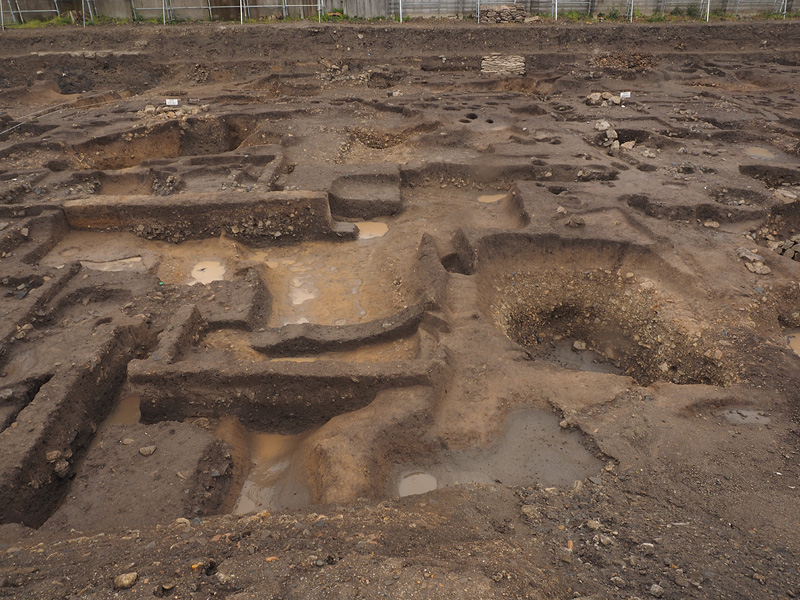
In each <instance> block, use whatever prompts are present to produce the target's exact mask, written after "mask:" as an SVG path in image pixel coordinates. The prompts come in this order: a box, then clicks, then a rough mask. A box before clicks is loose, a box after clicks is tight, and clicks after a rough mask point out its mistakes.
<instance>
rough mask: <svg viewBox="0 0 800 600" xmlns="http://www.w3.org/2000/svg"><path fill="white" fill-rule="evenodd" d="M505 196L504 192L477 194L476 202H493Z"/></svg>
mask: <svg viewBox="0 0 800 600" xmlns="http://www.w3.org/2000/svg"><path fill="white" fill-rule="evenodd" d="M505 197H506V194H489V195H486V196H478V202H480V203H481V204H495V203H497V202H500V200H502V199H503V198H505Z"/></svg>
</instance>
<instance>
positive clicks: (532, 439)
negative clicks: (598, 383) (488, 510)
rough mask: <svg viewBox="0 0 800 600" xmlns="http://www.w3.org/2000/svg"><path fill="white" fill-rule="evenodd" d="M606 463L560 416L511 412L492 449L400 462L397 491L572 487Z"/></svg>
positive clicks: (396, 492)
mask: <svg viewBox="0 0 800 600" xmlns="http://www.w3.org/2000/svg"><path fill="white" fill-rule="evenodd" d="M602 466H603V463H602V462H601V461H600V460H599V459H598V458H597V457H596V456H595V455H594V454H593V453H592V452H591V451H590V450H589V449H588V448H587V447H586V446H585V445H584V439H583V436H582V434H581V433H580V432H578V431H573V430H565V429H562V428H561V427H560V425H559V419H558V417H557V416H556V415H554V414H553V413H551V412H547V411H542V410H520V411H516V412H514V413H512V414H511V415H509V416H508V418H507V419H506V428H505V430H504V431H503V432H502V433H501V435H500V437H499V438H498V440H497V441H496V442H495V444H494V445H493V446H491V447H489V448H486V449H475V450H466V451H462V452H452V453H448V454H447V455H442V456H438V457H434V458H433V461H432V462H427V461H426V462H425V463H424V465H423V464H417V465H414V464H405V465H398V466H397V468H396V469H395V473H396V474H397V477H396V478H395V483H394V491H395V494H396V495H397V496H407V495H411V494H420V493H424V492H427V491H431V490H432V489H436V488H441V487H446V486H448V485H455V484H458V483H468V482H475V483H485V484H491V483H495V482H500V483H502V484H505V485H512V486H516V485H530V484H532V483H540V484H542V485H545V486H556V487H568V486H571V485H572V484H573V483H574V482H575V481H576V480H582V479H585V478H586V477H589V476H591V475H594V474H596V473H597V472H598V471H599V470H600V469H601V468H602ZM431 486H433V487H431Z"/></svg>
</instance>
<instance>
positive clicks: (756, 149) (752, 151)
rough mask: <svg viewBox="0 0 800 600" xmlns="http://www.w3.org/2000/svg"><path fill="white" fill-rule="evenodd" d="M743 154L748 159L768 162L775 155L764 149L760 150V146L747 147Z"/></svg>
mask: <svg viewBox="0 0 800 600" xmlns="http://www.w3.org/2000/svg"><path fill="white" fill-rule="evenodd" d="M744 152H745V154H747V156H749V157H750V158H759V159H761V160H768V159H770V158H775V154H774V153H773V152H770V151H769V150H767V149H766V148H762V147H761V146H749V147H748V148H745V151H744Z"/></svg>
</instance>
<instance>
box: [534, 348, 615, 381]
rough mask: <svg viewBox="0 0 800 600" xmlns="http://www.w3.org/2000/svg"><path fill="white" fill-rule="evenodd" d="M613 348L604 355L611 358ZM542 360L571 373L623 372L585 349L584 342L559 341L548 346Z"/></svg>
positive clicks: (613, 352) (608, 361)
mask: <svg viewBox="0 0 800 600" xmlns="http://www.w3.org/2000/svg"><path fill="white" fill-rule="evenodd" d="M614 354H615V351H614V349H613V348H607V349H606V355H608V356H613V355H614ZM543 358H544V360H547V361H548V362H552V363H555V364H557V365H558V366H560V367H563V368H564V369H569V370H571V371H589V372H592V373H611V374H613V375H622V374H623V370H622V369H621V368H620V367H618V366H617V365H616V364H614V362H613V361H612V360H609V358H607V356H604V355H602V354H599V353H597V352H593V351H592V350H588V349H587V348H586V342H584V341H582V340H573V339H561V340H558V341H554V342H552V343H550V344H549V351H547V352H546V353H545V354H544V356H543Z"/></svg>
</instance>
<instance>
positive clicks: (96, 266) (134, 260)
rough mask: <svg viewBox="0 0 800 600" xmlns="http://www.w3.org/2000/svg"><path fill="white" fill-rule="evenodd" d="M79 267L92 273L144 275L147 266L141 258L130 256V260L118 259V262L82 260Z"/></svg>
mask: <svg viewBox="0 0 800 600" xmlns="http://www.w3.org/2000/svg"><path fill="white" fill-rule="evenodd" d="M81 266H83V267H86V268H87V269H92V270H93V271H133V272H136V273H144V272H146V271H147V266H146V265H145V264H144V260H142V257H141V256H131V257H130V258H120V259H119V260H109V261H103V262H97V261H93V260H82V261H81Z"/></svg>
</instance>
